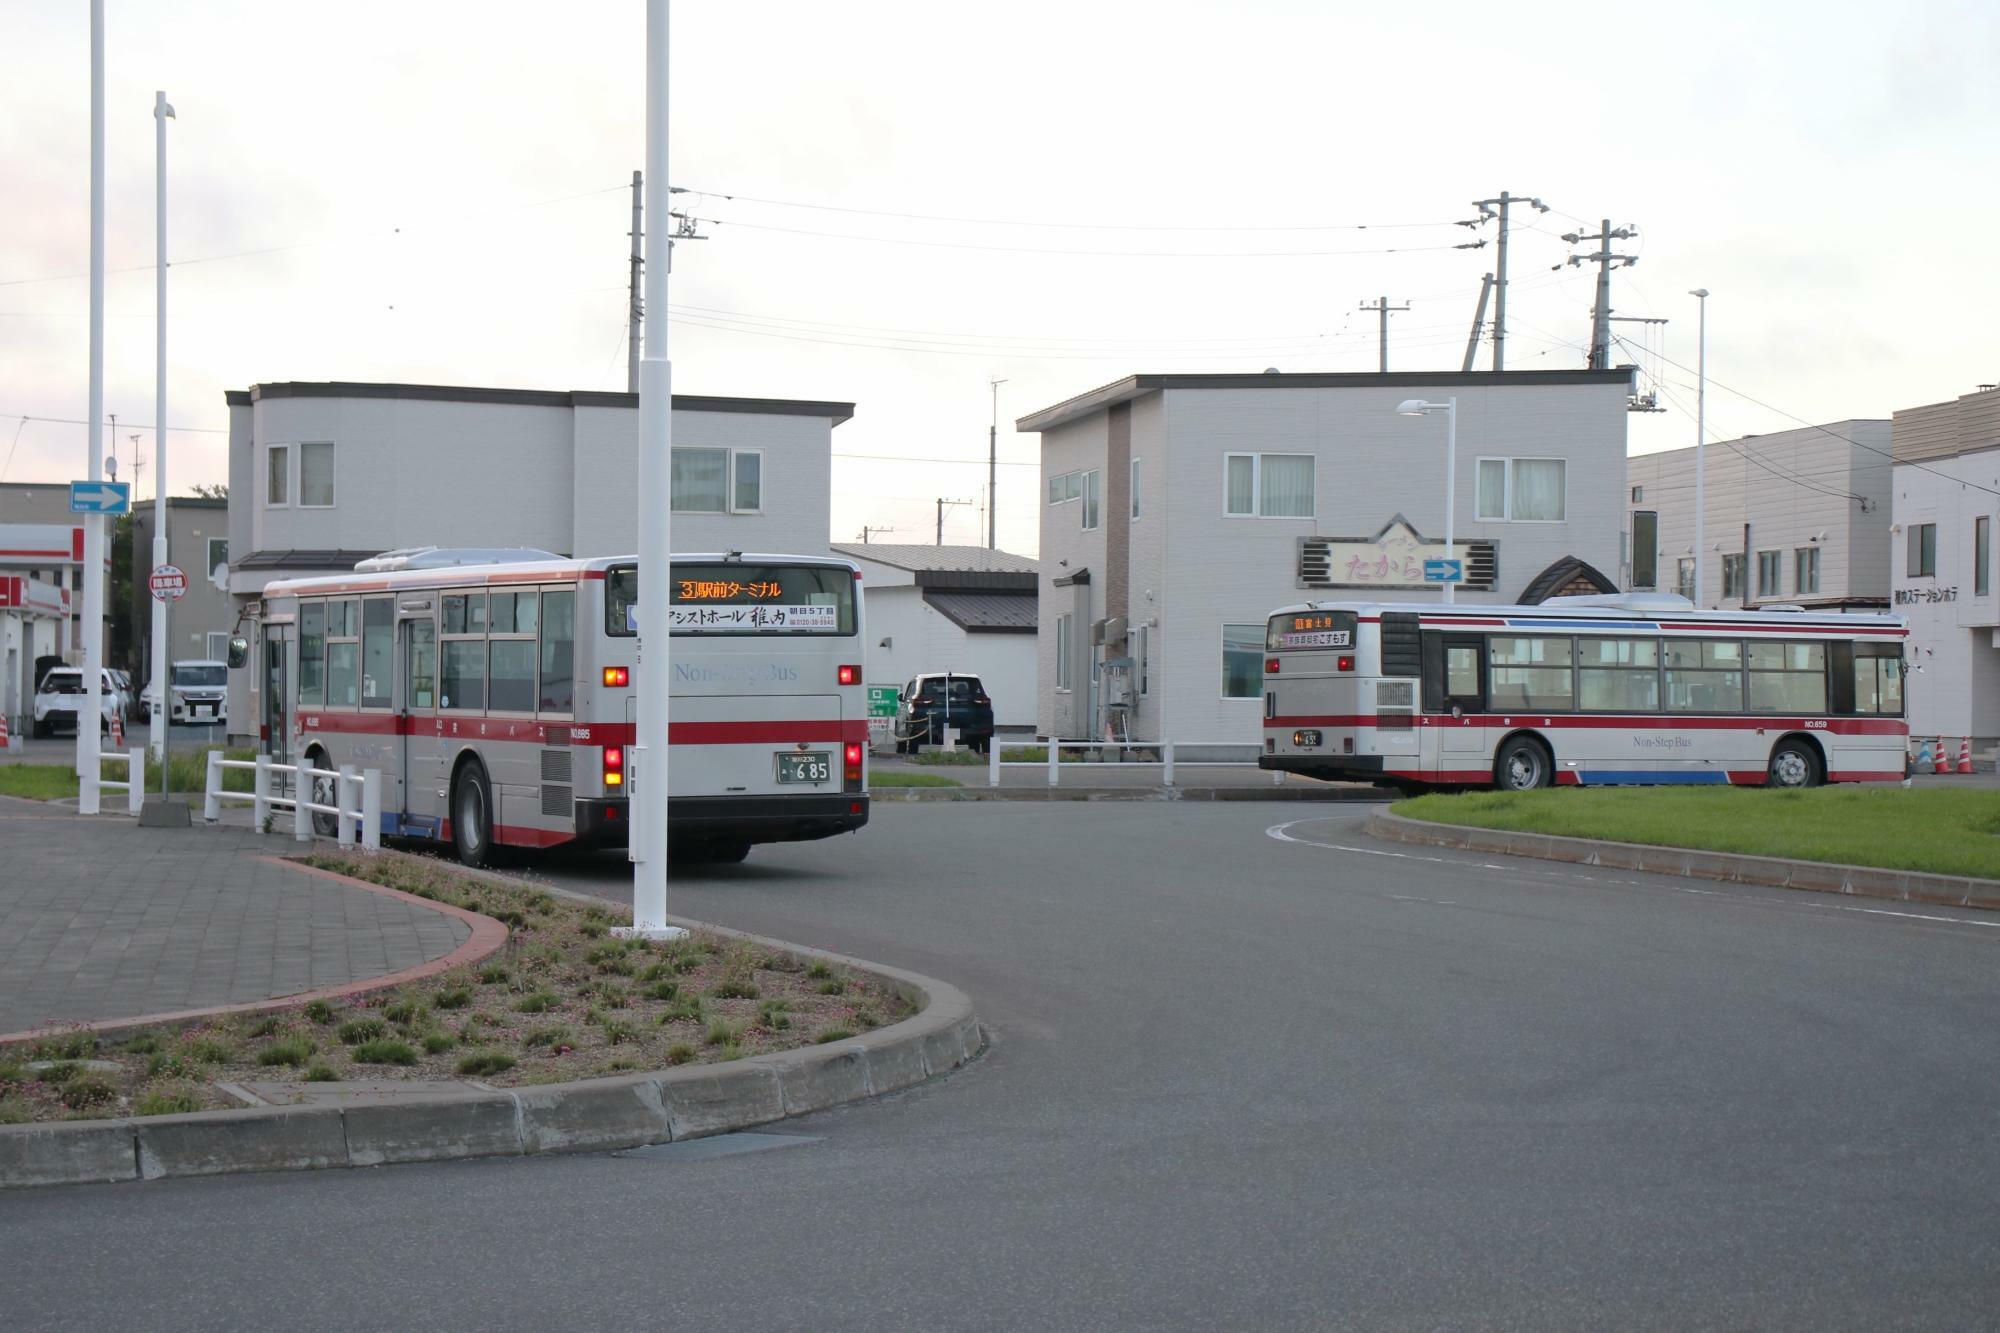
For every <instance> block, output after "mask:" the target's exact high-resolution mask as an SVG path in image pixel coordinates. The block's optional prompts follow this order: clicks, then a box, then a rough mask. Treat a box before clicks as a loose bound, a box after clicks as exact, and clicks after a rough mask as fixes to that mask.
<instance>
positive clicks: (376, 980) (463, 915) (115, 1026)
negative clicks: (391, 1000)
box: [0, 855, 507, 1185]
mask: <svg viewBox="0 0 2000 1333" xmlns="http://www.w3.org/2000/svg"><path fill="white" fill-rule="evenodd" d="M257 859H258V860H260V861H269V862H271V863H272V864H273V865H278V866H282V867H284V868H285V869H287V870H297V871H300V872H301V873H303V874H307V875H318V876H320V877H321V878H322V879H330V880H333V881H335V882H336V883H339V884H345V885H346V886H347V887H348V888H351V889H366V890H367V891H368V892H370V893H376V894H380V895H382V896H383V897H385V898H395V899H398V900H399V901H402V902H406V903H409V904H410V905H411V906H413V907H421V908H425V909H427V910H429V911H433V912H436V913H437V914H438V915H440V916H449V917H456V918H457V919H458V920H460V921H463V922H465V923H466V925H468V926H470V927H471V928H472V933H471V934H470V935H468V936H466V939H465V943H463V944H461V945H459V946H458V947H457V948H456V949H453V950H452V951H451V952H450V953H448V954H445V955H443V956H442V957H438V958H433V959H431V960H430V961H429V962H427V963H418V964H416V965H415V966H414V967H406V968H403V969H401V970H400V971H396V972H385V973H383V974H382V975H381V976H376V977H363V978H361V979H360V980H358V981H343V982H341V983H340V984H339V985H337V986H321V987H320V988H319V989H317V990H307V991H295V992H293V993H292V994H290V995H274V996H271V997H270V998H268V999H263V1000H245V1001H243V1002H242V1003H240V1004H224V1005H215V1006H211V1007H208V1008H203V1009H176V1010H173V1011H171V1012H167V1013H159V1014H139V1015H136V1016H134V1017H131V1018H103V1019H98V1020H97V1021H95V1022H91V1023H57V1024H51V1025H47V1026H44V1027H39V1028H30V1029H28V1030H27V1031H25V1032H0V1045H10V1044H12V1043H14V1042H26V1041H33V1040H35V1039H36V1038H38V1037H45V1036H47V1035H48V1033H49V1031H50V1030H51V1028H59V1029H61V1030H62V1031H65V1032H94V1033H96V1034H98V1035H99V1036H107V1035H111V1034H115V1033H119V1032H129V1031H131V1030H132V1029H134V1028H147V1027H154V1026H156V1025H158V1024H161V1023H186V1022H190V1021H192V1020H194V1019H197V1018H213V1017H217V1016H219V1015H222V1014H253V1013H262V1012H266V1011H271V1010H278V1009H295V1008H297V1007H298V1006H299V1005H302V1004H309V1003H311V1002H312V1001H314V1000H335V999H345V998H348V997H350V996H354V995H365V994H368V993H370V992H372V991H378V990H390V989H392V988H394V987H397V986H400V985H402V984H404V983H405V982H409V981H419V980H422V979H423V978H424V977H428V976H435V975H436V974H437V973H439V972H444V971H448V970H449V969H451V968H454V967H464V966H467V965H469V964H472V963H476V962H479V961H480V960H481V959H483V958H485V957H487V956H488V955H489V954H494V953H498V952H499V951H500V949H501V948H502V947H503V946H504V945H505V944H506V943H507V927H506V926H504V925H502V924H501V923H500V922H498V921H495V920H494V919H493V918H492V917H488V916H481V915H479V913H477V912H468V911H466V910H465V909H464V908H463V907H453V906H451V905H450V904H449V903H441V902H438V901H436V900H435V899H431V898H419V897H417V896H416V895H415V894H413V893H404V892H403V891H402V890H401V889H392V888H390V887H389V886H388V885H386V884H374V883H370V882H369V881H368V880H365V879H355V878H353V877H352V876H349V875H342V874H339V873H336V872H335V871H332V870H321V869H320V868H319V867H318V866H309V865H306V864H304V863H303V862H300V861H295V860H292V859H291V858H289V857H283V856H269V855H260V856H259V857H258V858H257ZM0 1170H4V1168H0ZM5 1183H6V1181H5V1179H4V1178H0V1185H5Z"/></svg>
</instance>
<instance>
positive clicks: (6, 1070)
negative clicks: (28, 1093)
mask: <svg viewBox="0 0 2000 1333" xmlns="http://www.w3.org/2000/svg"><path fill="white" fill-rule="evenodd" d="M27 1081H28V1067H27V1066H26V1065H24V1064H22V1063H21V1062H20V1061H18V1060H0V1083H26V1082H27Z"/></svg>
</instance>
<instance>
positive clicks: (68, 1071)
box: [35, 1060, 83, 1087]
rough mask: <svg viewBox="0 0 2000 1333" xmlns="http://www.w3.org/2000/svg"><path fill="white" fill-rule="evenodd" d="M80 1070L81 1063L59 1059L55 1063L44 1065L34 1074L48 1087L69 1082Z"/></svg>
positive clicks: (81, 1068)
mask: <svg viewBox="0 0 2000 1333" xmlns="http://www.w3.org/2000/svg"><path fill="white" fill-rule="evenodd" d="M82 1072H83V1066H82V1065H80V1064H77V1063H76V1062H74V1061H72V1060H61V1061H58V1062H57V1063H55V1064H52V1065H47V1066H44V1067H43V1069H42V1071H41V1072H40V1073H38V1074H36V1075H35V1077H36V1078H38V1079H40V1080H41V1081H42V1082H44V1083H46V1084H48V1085H49V1086H50V1087H57V1086H60V1085H61V1084H64V1083H67V1082H69V1081H70V1080H71V1079H73V1078H75V1077H76V1076H77V1075H78V1074H81V1073H82Z"/></svg>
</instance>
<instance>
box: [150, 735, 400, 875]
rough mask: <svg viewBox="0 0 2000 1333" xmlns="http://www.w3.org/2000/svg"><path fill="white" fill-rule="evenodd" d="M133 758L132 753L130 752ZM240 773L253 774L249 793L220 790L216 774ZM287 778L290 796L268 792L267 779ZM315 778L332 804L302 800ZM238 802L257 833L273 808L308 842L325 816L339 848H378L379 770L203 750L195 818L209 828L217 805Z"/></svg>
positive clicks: (219, 777) (296, 835)
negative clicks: (250, 812)
mask: <svg viewBox="0 0 2000 1333" xmlns="http://www.w3.org/2000/svg"><path fill="white" fill-rule="evenodd" d="M133 753H134V754H137V753H138V751H136V750H135V751H133ZM232 768H235V769H246V770H249V771H251V772H253V773H255V774H256V776H255V777H254V778H252V779H251V786H250V790H249V791H224V790H223V789H222V775H223V773H224V771H226V770H228V769H232ZM286 774H289V775H291V779H292V794H291V795H290V796H286V795H283V794H282V793H280V792H279V791H277V790H275V789H273V787H272V785H271V779H272V778H274V777H281V776H284V775H286ZM321 779H326V780H329V781H331V782H332V783H333V803H332V804H331V805H323V804H319V803H317V802H314V801H312V800H310V799H308V797H309V796H311V795H315V794H317V793H316V792H314V790H313V788H314V784H316V783H317V782H319V781H320V780H321ZM224 801H238V802H243V803H246V804H249V805H252V806H254V807H255V808H256V815H255V818H256V824H257V827H258V828H259V829H261V828H263V827H264V821H265V820H266V819H267V818H269V817H270V814H271V812H272V811H273V810H290V811H291V812H292V836H293V837H294V838H297V839H298V840H299V841H300V842H310V841H311V840H312V836H313V816H314V815H316V814H317V815H331V816H333V819H334V829H335V837H336V840H337V841H338V842H339V843H340V845H341V846H343V847H349V846H356V847H361V848H363V849H364V850H366V851H371V852H372V851H375V850H377V849H379V848H380V847H381V846H382V773H381V770H380V769H374V768H369V769H359V770H357V769H356V768H355V767H354V765H352V764H342V765H341V766H340V767H339V768H337V769H331V768H308V767H306V766H305V765H304V764H274V763H272V762H271V756H270V755H267V754H260V755H258V756H257V758H256V760H255V761H254V762H253V761H251V760H248V759H224V758H223V757H222V751H220V750H210V751H209V752H208V778H207V781H206V782H205V784H204V786H203V798H202V806H201V817H202V818H203V819H205V820H207V821H208V822H209V823H211V824H213V823H214V822H215V821H216V820H218V819H220V818H222V803H223V802H224Z"/></svg>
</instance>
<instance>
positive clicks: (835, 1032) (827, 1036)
mask: <svg viewBox="0 0 2000 1333" xmlns="http://www.w3.org/2000/svg"><path fill="white" fill-rule="evenodd" d="M853 1035H854V1034H853V1033H852V1032H849V1031H848V1030H847V1029H846V1028H828V1029H827V1030H826V1031H824V1032H822V1033H820V1034H819V1035H818V1036H817V1037H814V1038H813V1041H814V1042H815V1043H817V1044H818V1045H821V1046H824V1045H826V1043H828V1042H830V1041H846V1040H847V1039H848V1038H849V1037H851V1036H853Z"/></svg>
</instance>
